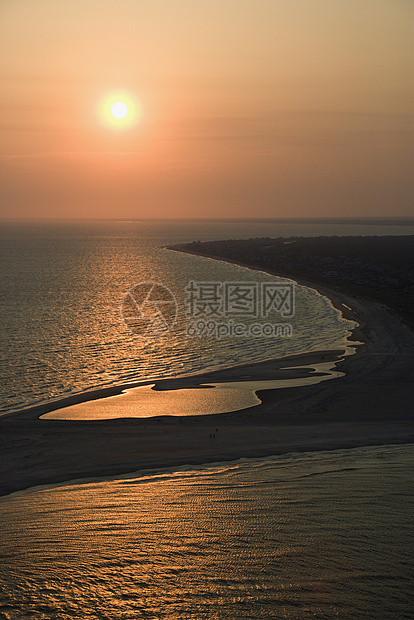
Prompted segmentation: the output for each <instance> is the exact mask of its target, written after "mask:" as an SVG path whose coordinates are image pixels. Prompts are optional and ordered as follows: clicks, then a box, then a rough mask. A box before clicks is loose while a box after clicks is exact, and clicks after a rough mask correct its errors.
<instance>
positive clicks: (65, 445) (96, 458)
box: [0, 282, 414, 495]
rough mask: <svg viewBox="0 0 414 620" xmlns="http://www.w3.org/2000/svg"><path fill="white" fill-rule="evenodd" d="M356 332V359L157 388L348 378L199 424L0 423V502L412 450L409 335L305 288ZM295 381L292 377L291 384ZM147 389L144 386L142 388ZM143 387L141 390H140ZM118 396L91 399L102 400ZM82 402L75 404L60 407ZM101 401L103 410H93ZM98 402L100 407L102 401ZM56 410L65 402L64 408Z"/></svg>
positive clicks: (231, 372) (22, 419)
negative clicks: (91, 486)
mask: <svg viewBox="0 0 414 620" xmlns="http://www.w3.org/2000/svg"><path fill="white" fill-rule="evenodd" d="M301 283H303V284H306V285H307V286H310V287H312V288H315V289H316V290H318V291H319V292H320V293H322V294H323V295H325V296H327V297H329V298H330V299H331V301H332V303H333V305H335V307H337V308H338V309H340V310H341V312H343V314H344V316H346V318H349V319H352V320H354V321H356V322H357V323H358V327H357V328H356V329H355V330H354V332H353V334H352V336H351V339H353V340H354V341H357V342H359V343H362V344H359V345H358V346H357V347H356V353H355V354H354V355H351V356H347V357H345V358H344V357H343V353H344V351H341V350H338V351H317V352H312V353H308V354H302V355H297V356H290V357H289V358H284V359H279V360H269V361H267V362H262V363H258V364H250V365H244V366H239V367H234V368H229V369H224V370H220V371H215V372H212V373H204V374H202V375H197V376H191V377H187V378H182V377H181V378H177V379H170V380H162V381H159V382H157V384H156V389H158V390H166V389H168V390H171V389H175V390H178V389H180V388H192V387H196V386H197V385H200V384H202V383H220V382H232V381H255V380H258V381H259V380H266V379H270V378H271V379H274V378H276V377H278V376H281V375H282V376H283V372H286V371H283V368H284V367H286V366H289V367H290V368H293V370H291V371H290V372H291V375H290V376H301V375H304V376H306V373H308V372H309V371H308V370H307V369H305V370H300V369H301V368H303V366H307V365H309V364H317V363H318V362H321V360H322V358H323V359H324V361H336V362H337V364H336V366H337V370H338V371H340V372H341V373H344V376H343V377H341V378H339V379H335V380H330V381H324V382H322V383H318V384H317V385H310V386H302V387H295V388H286V389H278V390H266V391H261V392H259V393H258V395H259V397H260V400H261V401H262V402H261V404H259V405H256V406H252V407H249V408H247V409H243V410H242V411H237V412H229V413H221V414H216V415H203V416H188V417H179V416H173V415H170V416H162V417H153V418H123V419H112V420H94V421H91V420H52V419H40V416H41V415H44V414H46V413H48V412H50V411H52V410H53V409H56V405H55V404H53V403H48V404H45V405H39V406H37V407H33V408H31V409H27V410H24V411H21V412H18V413H11V414H6V415H3V416H1V417H0V469H1V472H2V473H1V480H0V495H7V494H10V493H13V492H16V491H20V490H24V489H27V488H30V487H34V486H37V485H44V484H56V483H60V482H64V481H69V480H73V479H85V478H88V479H90V478H93V477H99V476H106V475H120V474H124V473H127V472H133V471H137V470H141V469H149V468H161V467H171V466H178V465H184V464H200V463H209V462H217V461H222V460H234V459H238V458H242V457H259V456H267V455H275V454H282V453H288V452H297V451H315V450H327V449H336V448H352V447H357V446H363V445H384V444H400V443H413V442H414V334H413V332H412V331H411V330H410V329H409V328H408V327H406V326H405V325H404V324H403V323H402V321H401V320H400V318H399V317H398V316H397V315H395V313H394V312H393V311H392V310H388V309H387V308H385V307H384V306H383V305H381V304H379V303H377V302H374V301H370V300H366V299H355V298H353V297H350V296H348V295H346V294H344V293H342V292H341V293H338V292H336V291H330V290H328V289H326V288H325V287H320V286H318V285H317V284H316V283H312V282H301ZM292 373H293V375H292ZM150 383H151V384H153V383H154V381H152V382H146V384H147V385H149V384H150ZM136 385H144V384H142V383H141V384H136ZM121 391H122V388H121V387H114V388H109V389H106V390H97V391H94V392H90V393H88V398H90V399H97V398H98V399H104V398H105V396H114V395H116V394H119V393H120V392H121ZM81 400H85V395H84V394H83V395H81V396H79V397H76V396H72V397H70V398H68V399H66V402H65V403H63V404H66V405H72V404H75V403H76V402H80V401H81ZM98 402H99V401H98ZM102 402H104V401H102ZM61 404H62V403H61Z"/></svg>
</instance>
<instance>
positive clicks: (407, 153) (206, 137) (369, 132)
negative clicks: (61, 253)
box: [0, 0, 414, 218]
mask: <svg viewBox="0 0 414 620" xmlns="http://www.w3.org/2000/svg"><path fill="white" fill-rule="evenodd" d="M0 23H1V31H0V41H1V48H2V49H1V66H0V81H1V92H0V96H1V99H0V103H1V125H0V126H1V146H0V149H1V150H0V157H1V210H0V216H1V217H59V218H61V217H63V218H66V217H121V218H152V217H160V218H162V217H169V218H170V217H295V216H298V217H301V216H302V217H307V216H315V217H321V216H331V217H333V216H338V217H340V216H342V217H344V216H348V215H349V216H396V215H414V208H413V194H414V188H413V182H412V176H413V175H412V170H413V168H414V158H413V135H412V128H413V111H414V97H413V92H414V85H413V82H414V75H413V63H414V60H413V59H414V48H413V41H414V32H413V31H414V27H413V24H414V2H413V1H412V0H197V1H195V0H142V1H139V2H138V1H137V0H59V1H58V2H57V1H56V0H0ZM113 93H115V94H117V93H126V94H127V95H128V97H129V99H130V101H134V102H135V104H136V110H135V112H136V115H135V123H133V124H131V125H127V124H126V125H125V127H124V128H122V129H118V128H116V127H115V123H108V122H105V119H103V118H102V109H101V108H100V106H101V105H102V102H104V103H105V101H106V100H107V98H108V97H109V96H110V95H112V94H113ZM410 130H411V134H410Z"/></svg>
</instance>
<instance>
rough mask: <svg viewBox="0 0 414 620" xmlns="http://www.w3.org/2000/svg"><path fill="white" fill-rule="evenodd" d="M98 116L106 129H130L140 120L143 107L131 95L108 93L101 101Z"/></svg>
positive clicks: (122, 92)
mask: <svg viewBox="0 0 414 620" xmlns="http://www.w3.org/2000/svg"><path fill="white" fill-rule="evenodd" d="M98 116H99V118H100V121H101V123H102V124H103V125H105V127H108V128H110V129H130V128H131V127H133V126H134V125H136V123H137V122H138V121H139V120H140V118H141V107H140V105H139V104H138V101H137V99H136V98H135V97H133V95H131V94H130V93H128V92H126V91H114V92H111V93H107V94H106V95H104V96H103V97H102V99H101V100H100V102H99V104H98Z"/></svg>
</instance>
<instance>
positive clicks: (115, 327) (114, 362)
mask: <svg viewBox="0 0 414 620" xmlns="http://www.w3.org/2000/svg"><path fill="white" fill-rule="evenodd" d="M411 230H412V227H408V226H405V225H402V224H399V223H392V222H385V221H377V222H362V221H361V222H353V223H344V222H328V221H326V222H324V221H318V222H313V223H310V222H288V221H271V222H260V221H257V222H242V221H240V222H196V221H192V222H190V221H187V222H148V221H145V222H139V221H133V222H124V221H122V222H108V221H102V222H64V223H51V222H49V223H47V222H42V223H36V224H34V223H28V222H26V223H17V222H7V223H3V224H2V226H1V230H0V240H1V253H2V261H1V265H2V275H1V278H2V284H1V290H2V304H1V317H0V320H1V324H2V335H1V338H2V342H1V345H2V347H1V356H2V365H1V381H0V384H1V389H2V395H1V401H0V405H1V409H0V411H2V412H6V411H14V410H16V411H17V410H19V409H22V408H24V407H27V406H30V405H33V404H36V403H39V402H44V401H49V400H51V399H52V400H55V401H56V404H57V405H58V403H59V400H60V399H61V398H63V397H65V396H67V395H68V394H73V393H78V392H84V391H88V390H91V389H95V388H100V387H105V386H111V385H125V384H126V385H127V384H128V383H133V382H137V381H146V380H151V379H153V378H157V377H170V376H178V375H183V374H184V375H185V374H189V373H197V372H200V371H202V370H208V369H214V368H220V367H228V366H235V365H238V364H241V363H247V362H251V361H260V360H264V359H270V358H274V357H280V356H282V355H288V354H292V353H300V352H305V351H310V350H321V349H337V348H344V347H345V346H346V338H347V336H348V334H349V332H350V329H352V327H353V323H352V322H350V321H345V320H344V319H343V318H342V317H341V315H340V314H339V312H338V311H337V310H335V309H334V308H333V307H332V305H331V303H330V302H329V301H328V300H327V299H325V298H324V297H322V296H321V295H319V294H317V293H316V292H315V291H313V290H312V289H308V288H306V287H297V289H296V311H295V314H294V316H293V317H290V318H288V319H286V318H283V317H280V318H279V319H278V320H282V321H283V322H289V323H290V324H291V325H292V335H291V336H290V337H277V338H269V337H254V338H253V337H252V338H250V339H247V340H243V342H242V345H241V341H240V339H237V338H231V337H228V338H227V337H226V338H221V339H217V338H215V337H214V335H210V336H208V335H203V336H197V337H194V336H192V337H190V336H189V335H188V333H187V331H188V320H189V319H188V316H186V303H185V302H186V293H185V288H186V286H187V284H188V282H190V281H194V282H230V283H231V282H233V283H234V282H236V283H243V282H244V283H251V282H252V281H254V282H259V283H261V282H266V283H267V282H273V283H274V282H280V280H278V279H277V278H275V277H273V276H269V275H267V274H264V273H260V272H252V271H250V270H248V269H246V268H243V267H239V266H236V265H230V264H226V263H222V262H218V261H213V260H210V259H207V258H201V257H196V256H190V255H186V254H179V253H177V252H172V251H170V250H166V249H164V246H166V245H169V244H173V243H183V242H189V241H193V240H197V239H199V240H208V239H230V238H251V237H263V236H267V237H279V236H284V237H286V238H288V237H290V236H297V235H303V236H318V235H325V234H326V235H333V234H337V235H350V234H358V235H366V234H378V235H384V234H395V235H398V234H407V233H408V234H409V232H410V231H411ZM141 282H156V283H159V284H161V285H162V286H165V287H167V288H168V290H169V291H171V293H172V294H173V295H174V297H175V299H176V301H177V313H178V314H177V321H176V323H175V324H174V326H173V327H172V328H171V330H170V331H169V332H168V334H164V335H161V336H160V337H156V338H152V339H151V338H149V339H148V338H142V336H141V335H140V334H136V333H133V332H131V330H130V329H129V328H128V326H127V325H125V323H124V321H123V318H122V313H121V303H122V300H123V298H124V295H125V293H126V292H127V291H128V290H129V289H130V288H131V287H132V286H134V285H135V284H137V283H141ZM335 380H338V381H340V378H339V379H335ZM28 440H30V438H28ZM413 460H414V448H413V446H408V445H407V446H386V447H370V448H358V449H355V450H342V451H338V450H337V451H330V452H328V451H327V452H316V453H312V454H289V455H284V456H283V457H274V458H266V459H256V460H254V459H250V460H249V459H241V460H240V461H236V462H230V463H217V464H213V465H208V466H200V467H197V468H195V467H194V466H193V467H190V466H189V467H181V468H176V469H170V470H160V471H146V472H136V473H135V474H134V475H133V474H131V476H130V477H124V478H122V479H119V478H118V479H115V480H109V479H107V480H95V481H90V482H85V481H82V482H80V481H77V482H74V483H67V484H63V485H61V486H59V487H51V488H43V489H37V490H36V489H35V490H33V489H32V490H30V492H28V493H20V494H17V495H14V496H9V497H4V498H0V521H1V528H0V620H21V619H26V618H35V619H36V620H69V619H70V620H72V619H79V618H82V619H83V618H85V619H86V618H87V619H91V620H92V619H93V620H95V619H96V620H98V619H99V620H102V619H105V620H106V619H107V620H116V619H118V618H119V619H121V618H122V619H131V620H132V619H134V620H135V619H136V618H146V619H153V620H155V619H157V620H158V619H173V618H174V619H175V618H183V619H184V618H186V619H187V618H188V619H190V618H194V619H217V620H218V619H227V618H228V619H229V620H230V619H235V620H236V619H239V618H243V619H244V618H246V619H247V618H249V619H252V620H256V619H259V618H289V619H291V618H292V619H293V618H295V619H302V618H337V617H339V618H347V619H348V618H351V619H353V618H355V619H358V618H368V619H370V618H371V619H372V620H374V619H375V620H377V619H382V618H384V619H390V620H391V619H392V620H393V619H394V618H398V619H400V618H412V617H413V615H414V608H413V604H412V590H411V588H412V579H413V577H414V575H413V572H414V571H413V562H412V557H413V556H414V540H413V530H412V514H413V509H414V494H413V488H412V466H413Z"/></svg>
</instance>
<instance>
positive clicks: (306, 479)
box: [0, 446, 414, 620]
mask: <svg viewBox="0 0 414 620" xmlns="http://www.w3.org/2000/svg"><path fill="white" fill-rule="evenodd" d="M413 465H414V447H413V446H405V447H387V448H365V449H356V450H348V451H334V452H325V453H314V454H302V455H290V456H289V455H288V456H284V457H275V458H273V459H265V460H261V461H239V462H233V463H222V464H217V465H213V466H209V467H204V468H203V467H200V468H197V469H191V468H188V469H185V468H182V469H181V470H180V471H176V472H173V471H161V472H159V473H158V474H155V473H147V474H145V473H142V474H141V475H139V476H136V477H135V478H130V479H121V480H113V481H106V482H100V483H91V484H83V485H77V484H73V485H71V486H61V487H58V488H54V489H45V490H41V491H37V492H32V493H28V494H24V495H18V496H15V497H9V498H3V499H2V500H1V501H0V518H1V522H2V527H1V530H0V583H1V590H0V618H1V619H2V620H6V619H7V620H20V619H26V618H36V620H52V619H53V620H55V619H56V620H72V619H73V618H76V619H80V618H87V619H90V620H92V619H93V620H98V619H99V620H102V619H105V620H116V619H118V618H119V619H121V618H122V619H131V620H132V619H134V620H135V619H137V618H146V619H153V620H155V619H167V618H168V619H175V618H194V619H213V618H214V619H217V620H219V619H228V620H233V619H239V618H240V619H242V618H243V619H245V618H250V619H252V620H255V619H259V618H289V619H303V618H337V617H338V618H347V619H348V618H358V619H359V618H361V619H362V618H368V619H371V620H378V619H387V620H391V619H398V620H400V619H404V618H412V617H413V612H414V607H413V599H412V580H413V577H414V569H413V557H414V535H413V528H412V515H413V513H414V497H413V493H412V491H413V488H412V486H413V482H412V473H411V472H412V467H413Z"/></svg>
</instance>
